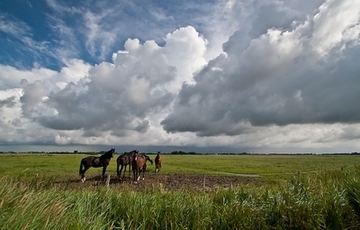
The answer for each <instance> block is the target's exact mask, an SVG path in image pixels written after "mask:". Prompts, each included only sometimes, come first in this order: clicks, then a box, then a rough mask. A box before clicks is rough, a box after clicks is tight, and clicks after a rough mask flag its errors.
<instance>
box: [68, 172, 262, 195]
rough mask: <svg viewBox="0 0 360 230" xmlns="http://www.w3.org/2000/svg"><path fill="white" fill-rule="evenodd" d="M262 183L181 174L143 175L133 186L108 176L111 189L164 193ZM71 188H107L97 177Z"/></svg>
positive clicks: (252, 179)
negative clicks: (160, 191)
mask: <svg viewBox="0 0 360 230" xmlns="http://www.w3.org/2000/svg"><path fill="white" fill-rule="evenodd" d="M261 183H263V182H259V178H255V177H246V176H241V175H237V176H212V175H205V176H204V175H183V174H175V175H170V174H162V173H157V174H154V173H153V174H145V179H144V180H142V177H141V178H140V180H139V181H137V183H136V184H135V183H134V181H133V178H130V177H129V176H127V175H126V176H125V177H124V178H123V180H121V179H120V178H118V177H117V176H116V175H110V183H109V187H112V188H119V189H120V188H127V189H131V190H135V191H146V190H152V189H157V188H160V189H162V190H164V191H174V190H183V189H186V190H194V191H211V190H213V189H217V188H229V187H231V186H237V185H253V186H257V185H259V184H261ZM70 186H71V187H73V188H74V187H83V186H92V187H98V186H107V183H106V181H102V180H101V178H100V177H99V176H98V177H92V178H91V177H90V178H87V179H86V181H85V183H81V182H80V179H79V180H78V181H77V180H76V181H72V185H70Z"/></svg>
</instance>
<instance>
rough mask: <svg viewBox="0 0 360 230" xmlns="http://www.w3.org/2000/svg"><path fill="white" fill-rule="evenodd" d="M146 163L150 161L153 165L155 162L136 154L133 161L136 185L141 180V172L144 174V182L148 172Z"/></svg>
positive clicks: (145, 156)
mask: <svg viewBox="0 0 360 230" xmlns="http://www.w3.org/2000/svg"><path fill="white" fill-rule="evenodd" d="M146 161H150V163H151V164H153V161H152V160H151V159H150V157H148V156H147V155H145V154H144V155H139V153H138V152H136V153H135V154H134V158H133V161H132V170H133V174H134V183H135V184H136V183H137V181H138V180H139V179H140V172H141V171H142V173H143V180H144V175H145V171H146Z"/></svg>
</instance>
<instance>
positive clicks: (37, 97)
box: [20, 81, 48, 117]
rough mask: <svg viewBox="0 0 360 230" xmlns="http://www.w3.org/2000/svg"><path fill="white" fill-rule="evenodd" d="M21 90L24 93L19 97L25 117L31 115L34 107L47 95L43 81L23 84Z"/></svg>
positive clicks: (34, 110)
mask: <svg viewBox="0 0 360 230" xmlns="http://www.w3.org/2000/svg"><path fill="white" fill-rule="evenodd" d="M23 91H24V95H23V96H22V97H21V98H20V102H21V104H22V105H21V108H22V111H23V114H24V115H25V116H26V117H32V116H33V115H34V113H35V112H36V109H35V107H36V106H37V105H38V104H39V103H40V102H41V100H42V98H43V97H44V96H46V95H47V93H48V89H47V87H46V85H45V84H44V83H43V82H41V81H35V82H34V83H32V84H27V85H25V87H24V88H23Z"/></svg>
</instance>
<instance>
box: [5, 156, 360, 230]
mask: <svg viewBox="0 0 360 230" xmlns="http://www.w3.org/2000/svg"><path fill="white" fill-rule="evenodd" d="M85 156H86V155H82V154H63V155H57V154H40V155H38V154H1V155H0V229H52V230H54V229H269V230H270V229H334V230H335V229H360V167H359V163H360V157H358V156H351V155H341V156H339V155H326V156H325V155H319V156H316V155H296V156H295V155H226V156H223V155H206V156H201V155H164V156H163V167H162V170H161V172H160V173H164V174H165V173H166V174H200V175H205V174H207V175H227V176H228V175H234V176H236V174H245V175H258V176H259V177H258V178H255V179H259V181H260V182H267V181H272V182H276V183H258V184H256V185H254V186H252V185H248V184H246V185H237V186H232V187H230V188H227V189H224V188H219V189H214V190H211V191H203V192H196V191H193V190H176V191H166V190H163V189H162V187H161V186H159V187H151V188H148V189H146V190H145V191H141V192H139V191H134V190H132V189H131V188H119V187H112V186H110V187H107V186H104V185H103V184H99V185H98V186H96V187H89V186H92V185H91V183H88V184H90V185H88V186H78V187H75V188H72V189H68V188H67V187H66V186H65V187H64V186H62V185H60V186H59V185H58V186H54V184H53V183H49V182H51V181H52V180H55V179H58V178H63V179H64V178H68V179H70V180H71V179H74V181H75V180H76V181H77V182H76V183H77V184H79V182H78V180H79V176H78V167H79V162H80V159H81V158H83V157H85ZM151 157H152V158H154V156H153V155H152V156H151ZM152 167H153V166H152ZM152 169H153V168H152ZM107 173H109V174H110V175H116V157H115V158H114V159H113V160H112V161H111V163H110V165H109V167H108V171H107ZM149 173H154V172H153V170H150V172H149ZM35 174H39V177H38V178H34V175H35ZM100 174H101V169H94V168H91V169H90V170H89V171H88V172H87V177H92V176H93V177H95V176H98V175H100Z"/></svg>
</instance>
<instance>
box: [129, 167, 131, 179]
mask: <svg viewBox="0 0 360 230" xmlns="http://www.w3.org/2000/svg"><path fill="white" fill-rule="evenodd" d="M129 177H130V178H131V166H130V164H129Z"/></svg>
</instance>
